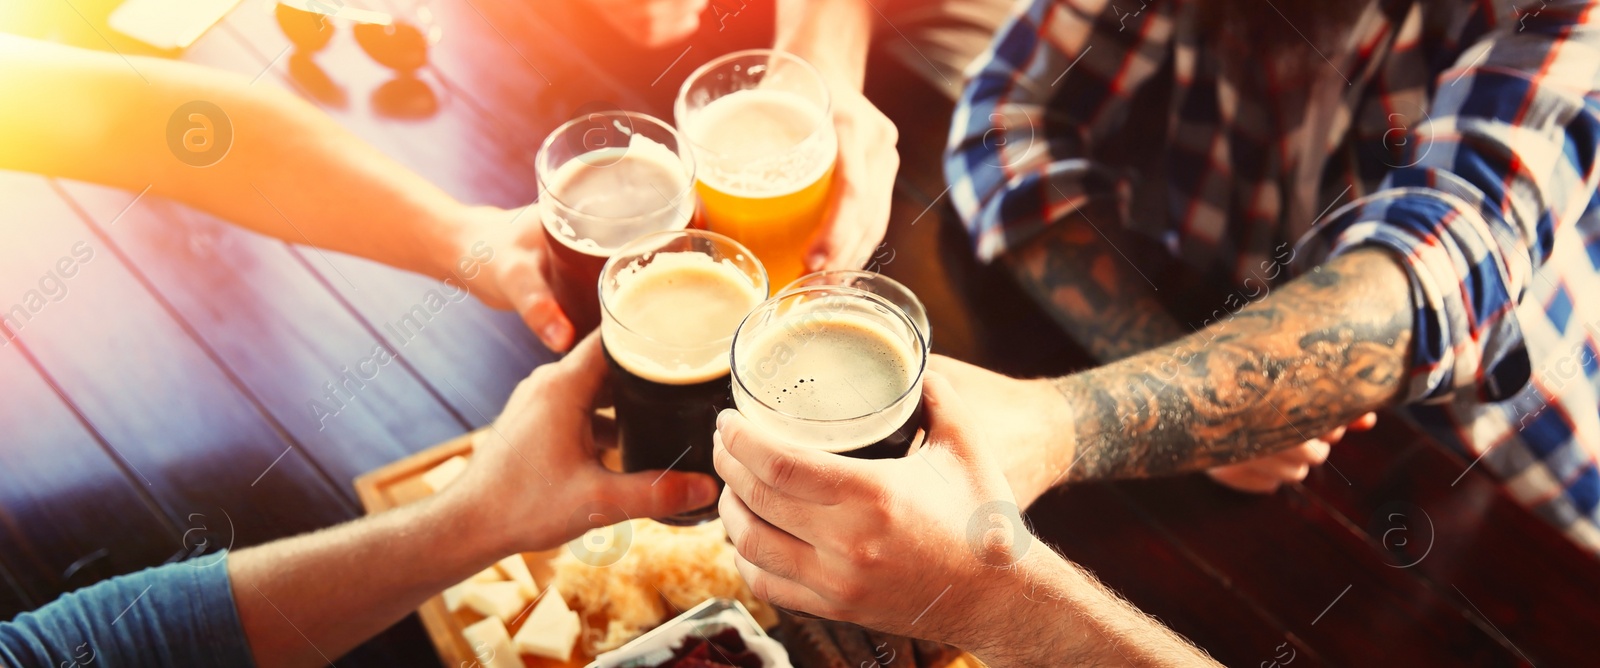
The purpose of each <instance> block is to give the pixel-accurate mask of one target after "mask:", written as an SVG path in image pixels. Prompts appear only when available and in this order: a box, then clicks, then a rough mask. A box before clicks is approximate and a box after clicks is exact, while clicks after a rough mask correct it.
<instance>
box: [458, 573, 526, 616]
mask: <svg viewBox="0 0 1600 668" xmlns="http://www.w3.org/2000/svg"><path fill="white" fill-rule="evenodd" d="M461 602H462V603H465V604H466V605H467V607H469V608H472V609H473V610H476V611H477V612H478V614H480V615H483V616H485V617H497V618H499V619H500V621H501V622H505V623H510V622H511V620H513V619H516V618H517V615H519V614H521V613H522V608H523V605H524V604H526V603H527V602H528V599H527V598H525V597H524V596H523V595H522V585H519V584H517V583H515V582H472V583H469V584H468V586H467V591H466V593H465V594H464V595H463V596H462V597H461Z"/></svg>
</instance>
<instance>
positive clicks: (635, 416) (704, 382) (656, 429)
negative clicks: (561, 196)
mask: <svg viewBox="0 0 1600 668" xmlns="http://www.w3.org/2000/svg"><path fill="white" fill-rule="evenodd" d="M766 296H767V274H766V271H765V270H764V269H763V268H762V266H761V262H760V261H758V260H757V259H756V258H755V255H754V254H752V253H751V252H750V251H749V250H748V249H746V248H745V247H744V246H741V245H739V243H738V242H735V241H734V240H732V239H729V238H727V237H724V236H722V235H720V234H715V233H712V232H702V231H699V230H682V231H677V232H659V233H656V234H652V235H649V236H645V237H641V238H639V239H637V240H635V241H633V242H632V243H629V244H628V245H626V246H624V247H622V248H621V249H619V250H618V251H617V253H616V254H615V255H614V256H612V258H611V260H610V261H608V262H607V263H606V265H605V269H604V270H603V271H602V272H601V276H600V305H601V310H602V321H601V325H600V335H601V340H602V341H603V343H604V344H605V353H606V361H607V362H608V363H609V365H610V367H611V376H612V386H613V389H612V394H613V396H614V398H615V401H616V411H617V432H618V433H617V438H618V444H619V447H620V449H621V455H622V467H623V470H624V471H625V472H628V473H633V472H637V471H651V470H675V471H693V472H699V473H707V474H711V475H713V476H714V475H716V473H715V470H714V469H713V467H712V464H711V436H712V433H713V432H714V431H715V430H716V421H717V414H718V413H719V412H721V411H722V410H724V409H726V408H729V407H730V406H732V404H733V400H732V398H731V397H730V396H729V380H728V375H729V374H728V350H729V348H730V346H731V345H732V344H731V342H732V340H733V335H734V331H735V330H736V329H737V328H738V326H739V322H740V321H741V320H743V319H744V317H745V315H746V314H747V313H749V312H750V309H751V307H753V306H755V305H756V304H757V303H759V302H760V301H761V300H763V299H765V298H766ZM716 516H717V508H716V505H715V504H712V505H709V506H707V507H705V508H701V509H698V510H697V511H694V512H690V513H685V514H682V515H675V516H672V517H666V518H657V520H658V521H661V522H664V523H667V524H676V525H690V524H698V523H700V522H704V521H707V520H710V519H713V518H715V517H716Z"/></svg>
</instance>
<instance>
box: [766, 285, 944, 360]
mask: <svg viewBox="0 0 1600 668" xmlns="http://www.w3.org/2000/svg"><path fill="white" fill-rule="evenodd" d="M811 285H840V286H844V287H847V288H856V289H858V290H865V291H867V292H870V293H872V294H875V295H877V296H879V297H882V298H884V299H887V300H889V303H891V304H894V305H895V306H898V307H900V310H902V311H905V312H906V317H908V318H911V322H912V323H914V324H915V325H916V326H917V331H918V332H920V333H921V334H922V344H923V346H925V347H927V348H929V349H930V350H931V349H932V346H933V330H932V329H931V328H930V327H929V325H928V310H927V309H926V308H923V306H922V300H921V299H917V295H916V294H915V293H913V292H911V288H908V287H906V286H905V285H904V284H902V283H901V282H900V281H897V280H894V279H892V278H889V277H888V276H884V275H883V274H880V273H878V272H875V271H866V270H863V269H829V270H828V271H818V272H814V273H810V274H806V275H805V276H801V277H800V278H798V279H796V280H795V282H793V283H790V284H788V285H785V286H783V289H782V290H779V291H778V294H780V295H781V294H784V293H786V292H789V291H791V290H795V289H798V288H803V287H806V286H811Z"/></svg>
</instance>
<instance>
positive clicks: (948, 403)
mask: <svg viewBox="0 0 1600 668" xmlns="http://www.w3.org/2000/svg"><path fill="white" fill-rule="evenodd" d="M922 406H923V410H924V411H926V413H927V416H928V442H929V443H930V444H931V443H937V444H938V445H939V446H940V447H943V448H945V449H947V450H949V451H951V452H952V453H954V454H955V455H956V456H957V457H960V458H961V459H963V460H970V459H972V458H973V457H974V456H975V455H976V454H977V453H978V451H979V450H980V449H981V448H979V447H978V439H977V438H976V436H977V433H976V431H975V430H974V429H973V426H972V425H973V424H975V423H974V422H973V419H972V412H971V411H970V410H969V409H968V408H967V404H966V402H964V401H962V400H961V395H959V394H956V388H955V387H954V386H952V385H951V384H950V381H948V380H945V377H944V376H942V375H940V374H939V373H938V372H935V371H928V372H927V374H926V375H925V376H924V377H923V379H922Z"/></svg>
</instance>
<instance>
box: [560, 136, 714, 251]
mask: <svg viewBox="0 0 1600 668" xmlns="http://www.w3.org/2000/svg"><path fill="white" fill-rule="evenodd" d="M685 172H686V170H685V169H684V166H683V161H682V160H681V159H679V157H678V154H676V153H674V152H672V150H671V149H669V148H667V147H666V146H665V145H664V144H662V143H660V142H657V141H655V140H653V139H650V138H649V137H646V136H644V135H640V134H634V135H630V136H629V137H628V145H627V146H611V147H607V148H602V149H598V150H594V151H590V152H588V153H585V154H583V155H581V156H578V157H576V158H573V159H571V160H568V161H567V162H565V163H563V164H562V165H561V167H559V168H557V169H556V171H555V174H553V175H550V176H549V177H548V178H547V179H546V180H545V183H546V186H547V187H548V193H546V194H549V195H553V196H554V199H556V200H560V202H561V204H563V205H565V206H566V207H567V208H568V209H571V210H572V211H575V212H577V213H578V214H579V215H581V216H593V217H595V218H602V219H608V220H604V221H582V220H580V221H578V224H579V225H580V226H581V227H582V228H583V229H582V231H581V232H580V231H579V230H578V229H576V228H575V227H574V226H573V221H570V220H568V217H567V215H564V214H566V213H568V212H564V211H561V210H560V209H557V208H556V207H554V206H552V204H553V202H545V201H543V200H542V198H541V210H540V212H541V217H542V218H543V219H544V223H545V225H546V226H548V227H550V228H551V229H550V231H551V233H552V234H553V236H555V237H556V238H557V239H561V240H563V241H566V242H568V244H567V245H568V246H570V247H572V248H573V249H574V250H577V251H580V252H584V253H588V254H590V255H601V256H605V255H610V254H611V252H612V251H615V250H616V249H617V248H619V247H621V246H622V245H624V244H626V243H628V242H629V241H632V240H634V239H636V238H638V237H640V236H642V235H644V234H648V233H650V232H659V231H663V230H670V229H677V228H681V227H683V226H684V225H686V224H687V223H688V221H689V218H691V217H692V216H693V213H694V198H693V197H691V196H689V195H688V188H689V175H688V174H687V173H685ZM666 207H670V208H666ZM651 214H659V219H658V220H653V221H639V223H640V224H607V223H610V222H612V221H615V220H618V219H632V218H639V217H641V216H649V215H651ZM596 222H598V223H599V224H596Z"/></svg>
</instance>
